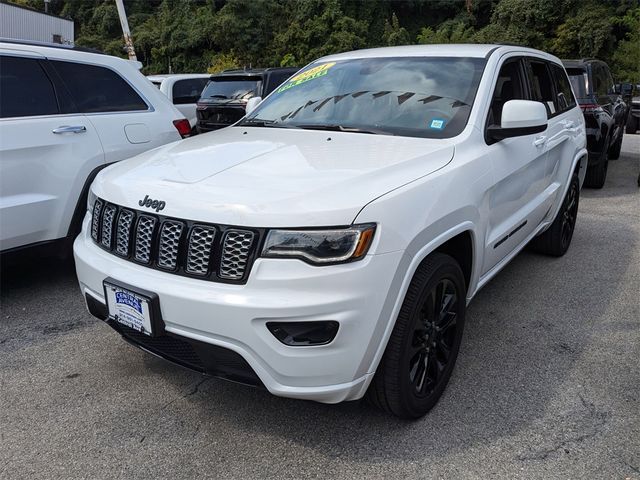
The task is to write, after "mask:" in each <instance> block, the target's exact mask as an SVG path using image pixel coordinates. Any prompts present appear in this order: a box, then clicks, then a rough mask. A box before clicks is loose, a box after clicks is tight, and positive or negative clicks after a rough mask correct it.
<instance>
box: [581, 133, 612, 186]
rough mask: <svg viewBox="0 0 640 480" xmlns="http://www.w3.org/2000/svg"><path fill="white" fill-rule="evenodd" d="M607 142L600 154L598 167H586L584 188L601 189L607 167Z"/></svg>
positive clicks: (605, 177)
mask: <svg viewBox="0 0 640 480" xmlns="http://www.w3.org/2000/svg"><path fill="white" fill-rule="evenodd" d="M608 151H609V140H607V143H606V144H605V146H604V149H603V150H602V153H600V161H599V162H598V165H595V166H593V167H587V173H586V175H585V177H584V186H585V187H590V188H602V187H604V182H605V180H606V179H607V169H608V167H609V157H608V155H609V154H608Z"/></svg>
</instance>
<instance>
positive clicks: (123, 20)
mask: <svg viewBox="0 0 640 480" xmlns="http://www.w3.org/2000/svg"><path fill="white" fill-rule="evenodd" d="M116 6H117V7H118V17H120V25H122V36H123V37H124V45H125V48H126V49H127V54H128V55H129V60H138V58H137V57H136V51H135V49H134V48H133V39H132V38H131V32H130V31H129V21H128V20H127V13H126V12H125V11H124V3H123V0H116Z"/></svg>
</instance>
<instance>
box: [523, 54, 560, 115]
mask: <svg viewBox="0 0 640 480" xmlns="http://www.w3.org/2000/svg"><path fill="white" fill-rule="evenodd" d="M529 80H530V82H531V97H532V98H531V99H532V100H535V101H538V102H542V103H544V105H545V107H546V108H547V116H548V117H551V116H553V115H555V114H556V113H557V109H556V104H555V100H556V99H555V94H554V91H553V81H552V78H551V72H550V71H549V68H548V67H547V64H546V63H545V62H538V61H535V60H531V61H529Z"/></svg>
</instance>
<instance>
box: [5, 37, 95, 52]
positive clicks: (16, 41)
mask: <svg viewBox="0 0 640 480" xmlns="http://www.w3.org/2000/svg"><path fill="white" fill-rule="evenodd" d="M0 42H2V43H13V44H15V45H27V46H33V47H47V48H61V49H63V50H73V51H74V52H85V53H96V54H99V55H108V54H106V53H104V52H103V51H101V50H97V49H95V48H89V47H77V46H75V45H65V44H61V43H48V42H38V41H36V40H19V39H16V38H4V37H0Z"/></svg>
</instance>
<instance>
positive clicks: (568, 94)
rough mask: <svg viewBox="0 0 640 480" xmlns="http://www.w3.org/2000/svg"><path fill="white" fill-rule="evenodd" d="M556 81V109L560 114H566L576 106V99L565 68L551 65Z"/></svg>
mask: <svg viewBox="0 0 640 480" xmlns="http://www.w3.org/2000/svg"><path fill="white" fill-rule="evenodd" d="M551 69H552V70H553V73H554V76H555V79H556V100H555V104H556V109H557V110H558V111H559V112H564V111H565V110H569V109H571V108H573V107H575V106H576V99H575V98H574V96H573V92H572V91H571V84H570V83H569V79H568V78H567V72H566V71H565V69H564V68H563V67H561V66H560V65H556V64H551Z"/></svg>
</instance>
